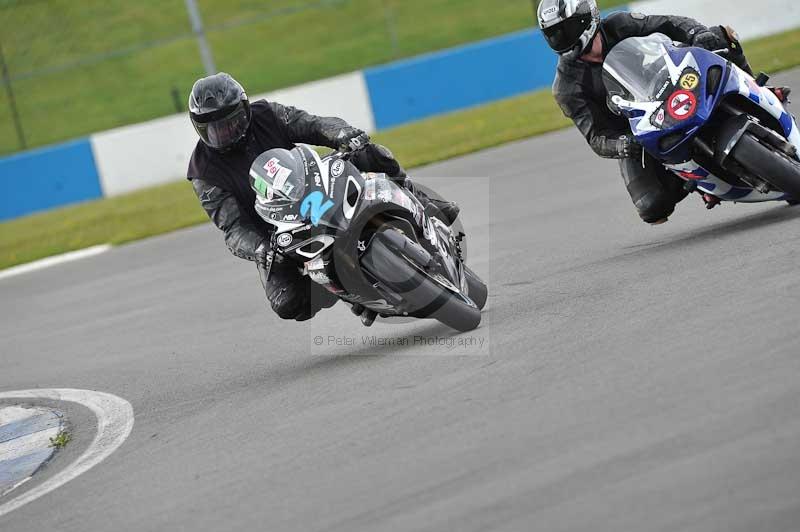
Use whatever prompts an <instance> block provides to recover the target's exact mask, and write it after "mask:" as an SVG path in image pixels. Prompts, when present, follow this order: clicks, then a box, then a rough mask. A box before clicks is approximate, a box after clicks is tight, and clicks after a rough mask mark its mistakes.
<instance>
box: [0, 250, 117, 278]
mask: <svg viewBox="0 0 800 532" xmlns="http://www.w3.org/2000/svg"><path fill="white" fill-rule="evenodd" d="M109 249H111V245H110V244H102V245H99V246H92V247H90V248H86V249H79V250H78V251H70V252H69V253H63V254H61V255H55V256H54V257H47V258H46V259H42V260H36V261H33V262H29V263H27V264H20V265H19V266H12V267H11V268H6V269H5V270H0V279H5V278H6V277H13V276H15V275H22V274H23V273H30V272H35V271H36V270H41V269H43V268H49V267H50V266H57V265H58V264H64V263H65V262H72V261H74V260H80V259H86V258H88V257H93V256H95V255H99V254H101V253H105V252H106V251H108V250H109Z"/></svg>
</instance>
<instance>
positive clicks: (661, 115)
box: [653, 107, 666, 127]
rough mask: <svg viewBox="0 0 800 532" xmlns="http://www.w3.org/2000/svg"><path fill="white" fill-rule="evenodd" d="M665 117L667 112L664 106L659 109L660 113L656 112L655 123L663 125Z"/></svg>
mask: <svg viewBox="0 0 800 532" xmlns="http://www.w3.org/2000/svg"><path fill="white" fill-rule="evenodd" d="M665 118H666V113H665V112H664V108H663V107H662V108H660V109H659V110H658V113H656V117H655V119H654V120H653V124H654V125H656V126H659V127H660V126H663V125H664V119H665Z"/></svg>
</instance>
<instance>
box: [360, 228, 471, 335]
mask: <svg viewBox="0 0 800 532" xmlns="http://www.w3.org/2000/svg"><path fill="white" fill-rule="evenodd" d="M389 231H391V232H393V235H392V236H391V238H388V237H387V235H384V234H381V233H379V234H377V235H375V237H374V238H373V239H372V242H371V243H370V246H369V248H367V250H366V251H365V252H364V254H363V255H362V257H361V266H362V267H363V268H364V269H365V270H366V271H368V272H369V273H370V274H372V275H373V276H374V277H375V278H376V279H379V280H380V281H381V283H383V284H384V285H385V286H386V287H387V288H389V289H390V290H392V291H393V292H395V293H397V294H398V295H400V296H401V297H402V298H403V300H404V301H406V303H408V305H409V306H410V307H411V308H412V309H414V315H417V316H419V317H427V318H433V319H435V320H438V321H439V322H441V323H443V324H445V325H447V326H448V327H451V328H453V329H455V330H457V331H461V332H467V331H471V330H473V329H475V328H477V327H478V325H480V323H481V311H480V309H479V308H478V307H477V306H475V305H474V304H473V303H472V301H470V300H469V299H467V298H464V297H462V296H461V295H459V294H456V293H454V292H451V291H450V290H448V289H446V288H445V287H443V286H442V285H440V284H438V283H437V282H435V281H433V280H432V279H430V278H429V277H428V276H427V275H426V274H425V273H423V272H422V271H420V266H418V265H414V264H412V262H411V259H409V258H408V257H406V256H405V255H404V254H403V253H402V252H401V251H399V248H405V247H406V246H397V245H396V243H397V241H398V235H399V237H400V238H402V239H404V240H406V241H408V244H409V245H413V243H412V242H411V241H410V240H408V239H407V238H406V237H405V235H402V234H400V233H398V232H397V231H394V230H393V229H390V230H389ZM387 232H388V231H387Z"/></svg>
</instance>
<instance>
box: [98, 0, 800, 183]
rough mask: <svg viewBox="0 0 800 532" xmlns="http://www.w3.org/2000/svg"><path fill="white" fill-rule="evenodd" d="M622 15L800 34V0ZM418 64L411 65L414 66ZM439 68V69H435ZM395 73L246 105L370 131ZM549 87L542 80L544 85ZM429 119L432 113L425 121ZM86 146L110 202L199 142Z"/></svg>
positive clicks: (119, 137)
mask: <svg viewBox="0 0 800 532" xmlns="http://www.w3.org/2000/svg"><path fill="white" fill-rule="evenodd" d="M627 8H628V9H629V10H631V11H640V12H642V13H645V14H681V15H686V16H690V17H693V18H696V19H697V20H699V21H700V22H702V23H704V24H707V25H719V24H722V25H730V26H732V27H734V28H735V29H736V30H737V31H738V32H739V34H740V36H741V38H742V39H752V38H757V37H762V36H765V35H770V34H774V33H779V32H781V31H785V30H789V29H793V28H796V27H800V0H758V1H756V0H706V1H703V0H645V1H642V2H635V3H633V4H631V5H629V6H627ZM499 39H500V40H502V39H503V38H502V37H501V38H499ZM495 40H497V39H494V40H492V39H490V40H489V41H486V42H484V43H483V45H486V43H490V42H491V41H495ZM539 44H541V43H539ZM476 46H477V45H476V44H471V45H468V46H467V47H466V48H469V49H473V48H476ZM542 49H544V48H543V45H542ZM537 50H538V49H537V48H535V47H534V48H531V53H539V52H537ZM457 52H458V49H455V50H454V51H450V54H449V55H448V57H456V58H458V57H460V56H459V54H458V53H457ZM546 52H547V54H548V58H550V59H552V57H551V56H550V54H549V50H546ZM542 53H544V51H543V52H542ZM441 56H442V53H439V54H435V55H434V56H432V57H439V58H441ZM462 60H463V59H462ZM484 60H487V59H486V58H484ZM424 61H425V60H422V61H419V60H417V61H414V62H413V63H414V64H415V65H416V64H418V63H421V62H424ZM453 61H456V59H454V60H453ZM456 62H457V61H456ZM401 63H403V64H407V63H409V62H408V61H405V62H401ZM437 65H438V64H437ZM440 67H441V65H438V66H437V68H440ZM393 68H397V64H394V65H389V66H388V67H386V66H384V67H379V68H378V69H374V68H373V69H370V71H371V74H370V73H369V72H368V74H367V75H365V74H364V72H354V73H351V74H346V75H343V76H337V77H334V78H330V79H326V80H322V81H317V82H313V83H309V84H306V85H302V86H299V87H293V88H289V89H285V90H280V91H276V92H273V93H269V94H264V95H257V96H254V97H253V96H251V98H252V100H253V101H255V100H258V99H261V98H267V99H268V100H272V101H277V102H279V103H282V104H285V105H293V106H295V107H299V108H301V109H305V110H306V111H308V112H310V113H313V114H317V115H323V116H339V117H341V118H344V119H345V120H347V121H348V122H350V123H351V124H353V125H354V126H357V127H360V128H362V129H364V130H366V131H368V132H372V131H374V130H375V127H376V115H377V114H380V113H379V111H383V112H384V114H385V112H386V109H385V108H388V109H389V110H392V111H393V110H395V109H396V108H397V107H398V105H396V103H397V102H395V103H392V102H391V100H387V94H385V93H386V92H387V91H388V92H391V91H389V90H388V89H387V87H386V86H377V87H371V86H369V76H370V75H371V76H372V79H373V81H375V78H376V77H379V76H378V74H376V72H375V71H376V70H380V71H381V72H382V74H381V75H384V76H385V75H387V74H386V73H387V72H393V70H392V69H393ZM412 79H414V82H415V83H416V82H417V81H419V83H418V85H419V87H421V88H422V89H421V90H424V89H425V88H426V87H428V85H430V83H431V80H430V79H421V80H420V79H417V78H413V76H412ZM403 81H404V82H405V81H407V80H405V79H404V80H403ZM549 81H550V80H549V77H548V79H547V83H549ZM497 82H498V83H503V84H505V85H507V84H508V80H504V79H502V78H498V80H497ZM505 85H504V86H505ZM398 86H399V84H398V83H389V84H388V88H389V89H391V90H394V89H396V88H397V87H398ZM448 86H449V85H448ZM542 86H544V85H542ZM448 90H450V89H448ZM370 91H372V92H370ZM390 95H394V96H396V97H398V98H400V100H399V101H400V103H402V102H403V101H404V100H403V98H406V99H407V98H408V94H407V93H405V92H402V93H401V94H400V95H399V96H398V95H395V94H394V93H392V94H390ZM454 97H455V95H454ZM384 100H387V101H389V103H386V102H384ZM375 102H377V103H378V104H381V103H382V102H383V103H384V104H385V105H383V108H382V107H381V105H378V110H374V109H373V103H375ZM474 103H475V102H472V104H474ZM440 112H441V111H440ZM430 114H436V113H428V114H427V115H430ZM427 115H425V116H427ZM403 118H404V121H400V123H404V122H407V121H408V120H410V119H411V118H408V117H405V116H403ZM406 118H408V119H406ZM415 118H421V117H415ZM384 122H385V120H384ZM90 141H91V146H92V152H93V154H94V159H95V163H96V166H97V174H98V175H99V179H100V186H101V188H102V193H103V195H104V196H115V195H118V194H123V193H125V192H130V191H132V190H136V189H140V188H143V187H147V186H150V185H155V184H160V183H164V182H168V181H173V180H176V179H182V178H183V177H184V176H185V173H186V167H187V164H188V161H189V157H190V155H191V153H192V150H193V149H194V146H195V144H196V142H197V136H196V134H195V132H194V130H193V129H192V126H191V124H190V122H189V120H188V117H187V116H186V115H184V114H181V115H174V116H170V117H165V118H161V119H158V120H153V121H150V122H146V123H143V124H137V125H133V126H128V127H123V128H119V129H115V130H111V131H107V132H104V133H98V134H96V135H92V137H91V138H90Z"/></svg>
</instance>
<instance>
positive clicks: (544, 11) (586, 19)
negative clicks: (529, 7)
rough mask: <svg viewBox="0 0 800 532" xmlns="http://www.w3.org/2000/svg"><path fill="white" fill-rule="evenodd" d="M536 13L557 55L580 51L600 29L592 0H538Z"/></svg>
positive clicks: (590, 42)
mask: <svg viewBox="0 0 800 532" xmlns="http://www.w3.org/2000/svg"><path fill="white" fill-rule="evenodd" d="M537 17H538V19H539V27H540V28H542V34H543V35H544V38H545V40H547V44H549V45H550V48H552V49H553V50H555V51H556V53H558V54H560V55H564V54H567V53H569V52H576V53H577V54H581V53H584V52H585V51H586V50H588V49H589V47H590V46H591V45H592V40H593V39H594V36H595V35H597V31H598V30H599V29H600V9H598V7H597V2H596V1H595V0H541V2H540V3H539V9H538V10H537Z"/></svg>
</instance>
